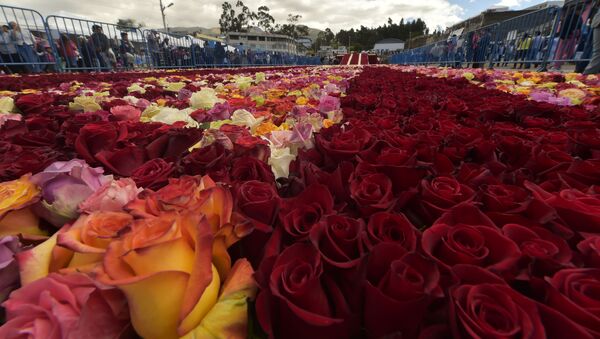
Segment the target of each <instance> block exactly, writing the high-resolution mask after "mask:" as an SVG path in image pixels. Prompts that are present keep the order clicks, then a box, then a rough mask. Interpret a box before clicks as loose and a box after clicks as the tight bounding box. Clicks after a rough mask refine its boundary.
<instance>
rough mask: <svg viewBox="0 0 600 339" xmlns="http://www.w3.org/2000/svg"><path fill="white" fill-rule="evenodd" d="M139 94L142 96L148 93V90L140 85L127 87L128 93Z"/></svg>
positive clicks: (135, 84)
mask: <svg viewBox="0 0 600 339" xmlns="http://www.w3.org/2000/svg"><path fill="white" fill-rule="evenodd" d="M132 92H139V93H141V94H144V93H146V89H145V88H144V87H142V86H140V84H138V83H134V84H131V86H129V87H127V93H132Z"/></svg>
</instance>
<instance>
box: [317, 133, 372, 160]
mask: <svg viewBox="0 0 600 339" xmlns="http://www.w3.org/2000/svg"><path fill="white" fill-rule="evenodd" d="M329 130H331V131H329ZM371 140H372V136H371V133H369V132H367V131H366V130H364V129H362V128H353V129H351V130H349V131H342V130H340V128H339V127H337V125H336V126H334V127H331V128H328V129H325V130H322V131H321V132H320V133H319V134H318V135H317V137H316V144H317V147H318V148H319V150H321V151H322V152H323V153H325V154H326V155H327V156H328V157H329V158H331V160H332V161H334V162H339V161H343V160H351V159H352V158H354V156H355V155H356V154H358V152H360V151H362V150H364V149H365V148H366V147H367V146H368V145H369V144H370V142H371Z"/></svg>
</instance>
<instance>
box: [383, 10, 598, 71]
mask: <svg viewBox="0 0 600 339" xmlns="http://www.w3.org/2000/svg"><path fill="white" fill-rule="evenodd" d="M597 10H598V5H596V4H595V2H594V1H590V0H587V1H570V2H569V1H567V3H566V4H565V5H564V6H563V7H554V6H552V7H548V8H545V9H541V10H538V11H534V12H530V13H527V14H524V15H521V16H518V17H515V18H512V19H508V20H505V21H502V22H499V23H496V24H493V25H489V26H487V27H482V28H479V29H476V30H472V31H467V32H460V34H459V35H450V36H448V37H446V38H444V39H443V40H440V41H437V42H435V43H431V44H428V45H425V46H421V47H418V48H413V49H410V50H406V51H402V52H400V53H397V54H394V55H391V56H390V57H389V61H390V63H394V64H416V65H418V64H423V65H427V64H435V65H441V66H449V67H465V66H467V67H483V66H489V67H498V66H500V67H512V68H530V67H531V66H534V67H539V68H540V69H545V68H546V66H551V67H552V68H554V69H560V67H561V66H562V64H563V63H565V62H569V63H575V64H576V66H577V67H576V70H577V71H582V70H583V68H584V67H585V64H586V63H587V62H588V61H589V60H590V57H591V53H592V30H593V29H592V27H591V19H592V17H593V16H594V14H595V13H596V11H597Z"/></svg>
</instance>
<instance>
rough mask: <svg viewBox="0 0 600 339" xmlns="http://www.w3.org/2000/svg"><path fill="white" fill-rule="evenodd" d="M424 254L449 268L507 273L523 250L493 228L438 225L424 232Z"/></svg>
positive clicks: (422, 243)
mask: <svg viewBox="0 0 600 339" xmlns="http://www.w3.org/2000/svg"><path fill="white" fill-rule="evenodd" d="M421 245H422V246H423V250H424V251H425V252H426V253H427V254H429V255H431V256H432V257H434V258H437V259H438V260H439V261H441V262H443V263H444V264H446V265H448V266H452V265H457V264H470V265H475V266H481V267H484V268H487V269H488V270H490V271H493V272H499V273H500V272H507V271H509V270H511V269H513V265H514V264H515V263H516V262H517V261H518V260H519V258H520V257H521V252H520V251H519V247H518V246H517V244H515V243H514V242H513V241H512V240H511V239H509V238H507V237H505V236H504V235H502V233H500V231H498V229H496V228H493V227H489V226H471V225H465V224H456V225H454V226H450V225H447V224H435V225H433V226H432V227H430V228H428V229H427V230H425V232H423V238H422V240H421Z"/></svg>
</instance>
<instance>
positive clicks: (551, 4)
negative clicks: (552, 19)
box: [525, 1, 565, 11]
mask: <svg viewBox="0 0 600 339" xmlns="http://www.w3.org/2000/svg"><path fill="white" fill-rule="evenodd" d="M564 3H565V2H564V1H546V2H542V3H541V4H537V5H533V6H530V7H527V8H525V10H532V11H539V10H540V9H546V8H550V7H562V6H563V5H564Z"/></svg>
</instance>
